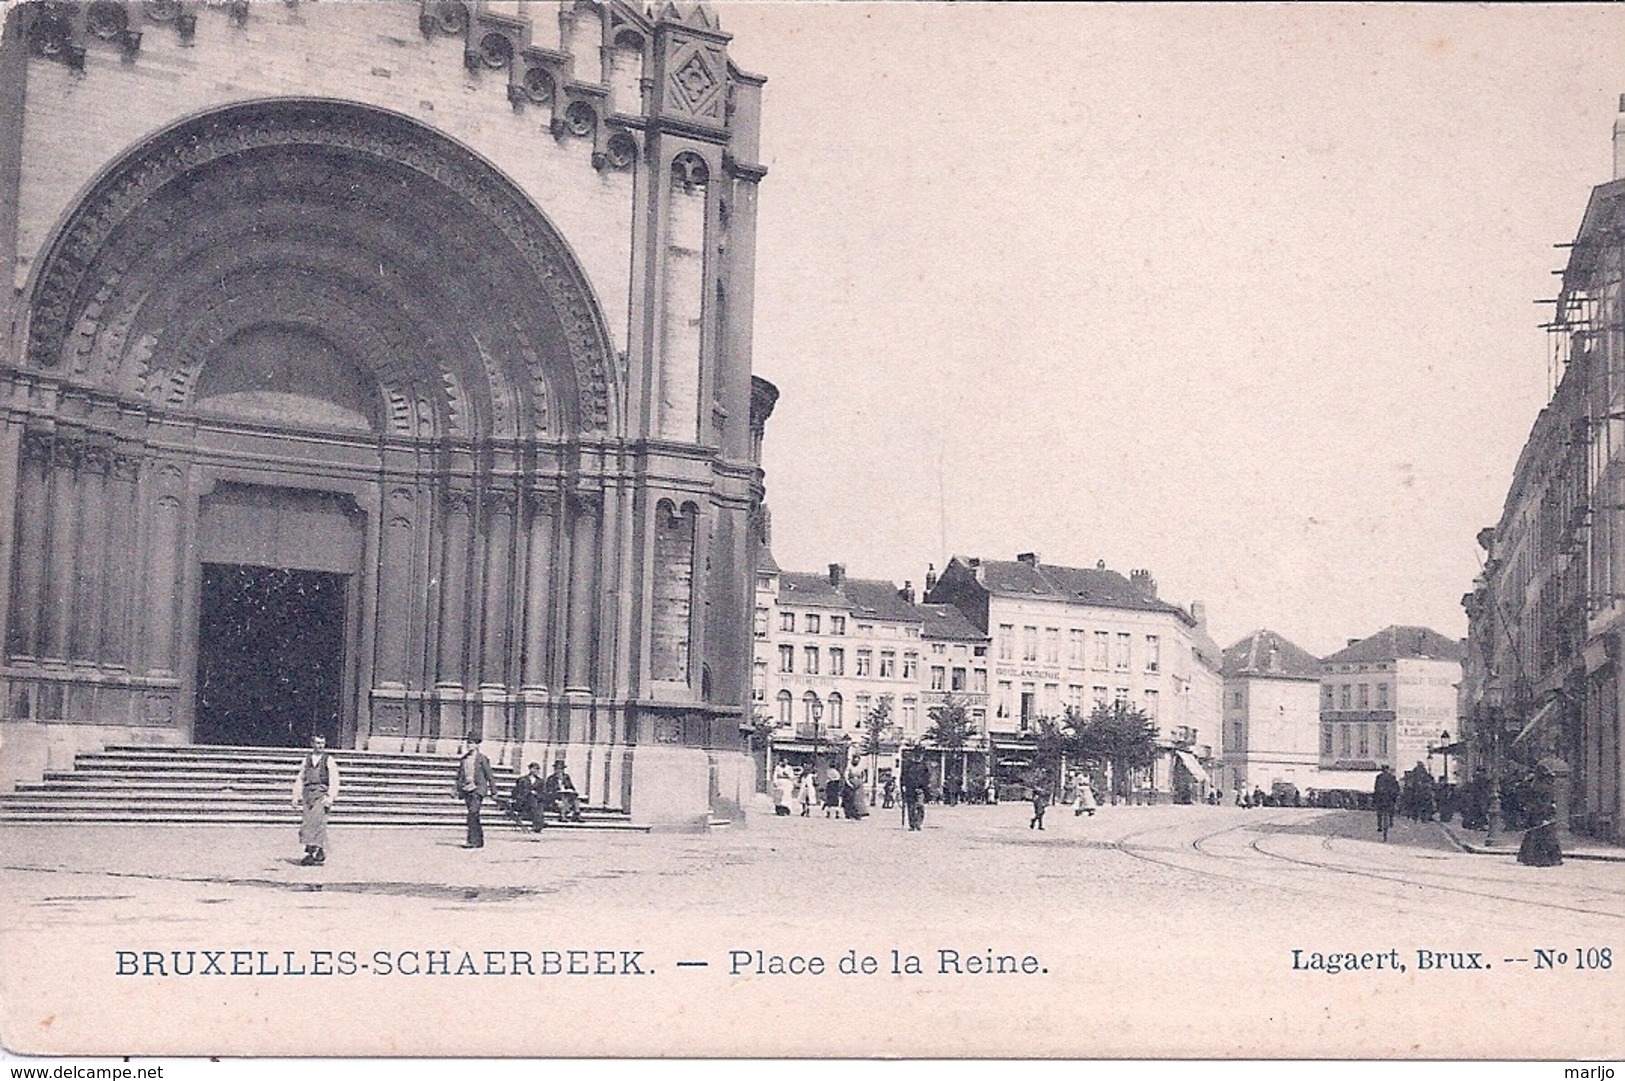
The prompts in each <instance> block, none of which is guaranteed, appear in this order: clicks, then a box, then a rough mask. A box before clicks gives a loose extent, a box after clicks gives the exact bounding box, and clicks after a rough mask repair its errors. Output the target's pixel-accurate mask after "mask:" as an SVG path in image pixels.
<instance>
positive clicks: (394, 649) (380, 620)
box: [373, 488, 414, 686]
mask: <svg viewBox="0 0 1625 1081" xmlns="http://www.w3.org/2000/svg"><path fill="white" fill-rule="evenodd" d="M385 499H386V502H385V506H384V528H383V536H382V537H380V538H379V542H378V606H377V610H376V613H375V614H374V617H373V620H374V623H375V625H376V626H377V628H378V651H377V654H376V659H375V660H374V662H373V682H374V683H375V684H385V685H390V686H405V685H406V641H407V636H408V634H409V633H410V631H411V622H410V616H409V615H408V613H409V611H410V609H411V607H412V605H413V603H414V598H413V597H412V595H411V591H412V511H413V495H412V491H411V489H409V488H395V489H393V490H392V491H391V492H390V493H389V495H388V496H386V497H385Z"/></svg>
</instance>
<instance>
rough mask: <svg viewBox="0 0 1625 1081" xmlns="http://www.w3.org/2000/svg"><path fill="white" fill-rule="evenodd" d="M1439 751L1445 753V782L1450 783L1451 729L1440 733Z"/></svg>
mask: <svg viewBox="0 0 1625 1081" xmlns="http://www.w3.org/2000/svg"><path fill="white" fill-rule="evenodd" d="M1439 753H1440V754H1442V755H1444V783H1445V784H1447V785H1448V784H1449V783H1450V730H1449V729H1448V728H1447V729H1445V730H1444V731H1442V732H1440V733H1439Z"/></svg>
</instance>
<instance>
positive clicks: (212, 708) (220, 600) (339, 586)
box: [194, 563, 349, 747]
mask: <svg viewBox="0 0 1625 1081" xmlns="http://www.w3.org/2000/svg"><path fill="white" fill-rule="evenodd" d="M348 580H349V576H348V575H344V574H332V573H327V572H323V571H301V570H290V569H288V568H285V567H250V566H242V565H239V564H229V563H206V564H204V566H203V580H202V595H201V598H200V600H201V602H202V603H201V605H200V608H201V612H200V618H199V622H198V679H197V688H198V689H197V723H196V728H195V729H194V738H195V739H196V740H197V742H199V743H225V744H234V745H241V746H253V747H293V746H306V745H308V744H309V743H310V738H311V736H313V735H322V736H326V737H327V739H328V741H329V742H330V743H333V744H337V743H338V742H339V738H340V732H341V716H342V701H343V684H344V657H345V648H344V646H345V633H344V629H345V614H346V609H347V607H348V606H347V604H346V596H345V594H346V585H347V583H348Z"/></svg>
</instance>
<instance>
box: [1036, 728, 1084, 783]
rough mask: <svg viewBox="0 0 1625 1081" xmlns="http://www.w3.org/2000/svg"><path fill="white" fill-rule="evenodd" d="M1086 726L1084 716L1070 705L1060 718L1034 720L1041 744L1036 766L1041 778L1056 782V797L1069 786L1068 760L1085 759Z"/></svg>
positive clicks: (1038, 748)
mask: <svg viewBox="0 0 1625 1081" xmlns="http://www.w3.org/2000/svg"><path fill="white" fill-rule="evenodd" d="M1083 723H1084V720H1083V717H1082V715H1080V714H1078V713H1076V712H1075V711H1074V710H1073V709H1072V707H1071V706H1068V707H1067V708H1066V712H1065V713H1063V714H1062V715H1061V716H1060V718H1059V719H1057V718H1055V717H1050V716H1046V715H1044V714H1040V715H1039V716H1037V717H1036V718H1034V727H1035V729H1036V735H1037V744H1038V745H1037V755H1036V757H1037V761H1036V762H1035V763H1034V765H1035V767H1036V770H1037V773H1038V775H1039V776H1040V777H1042V778H1044V779H1045V780H1046V781H1048V780H1049V778H1051V777H1054V778H1056V779H1057V782H1058V783H1057V788H1056V793H1057V795H1059V792H1060V789H1061V788H1062V787H1064V786H1065V784H1066V777H1065V775H1064V769H1065V765H1066V763H1067V761H1069V760H1070V761H1072V762H1078V761H1081V760H1083V759H1084V758H1085V757H1086V755H1085V754H1084V751H1083V745H1082V740H1081V738H1080V732H1081V729H1082V726H1083Z"/></svg>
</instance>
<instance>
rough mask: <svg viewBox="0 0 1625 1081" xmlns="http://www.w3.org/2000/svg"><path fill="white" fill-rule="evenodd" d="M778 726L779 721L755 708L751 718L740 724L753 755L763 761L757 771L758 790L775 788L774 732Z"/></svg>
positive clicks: (765, 790)
mask: <svg viewBox="0 0 1625 1081" xmlns="http://www.w3.org/2000/svg"><path fill="white" fill-rule="evenodd" d="M778 727H779V725H778V722H777V721H775V720H773V718H771V717H769V716H768V715H767V714H765V713H763V712H762V711H761V710H759V709H758V710H753V711H752V712H751V716H750V720H749V721H748V722H746V723H745V724H742V725H740V732H741V733H743V734H744V736H745V742H746V744H747V745H748V746H749V748H750V754H751V757H752V758H753V759H755V760H757V761H759V762H760V763H761V769H759V770H757V773H756V790H757V791H758V792H771V791H772V790H773V777H772V773H773V733H774V732H776V731H777V730H778Z"/></svg>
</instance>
